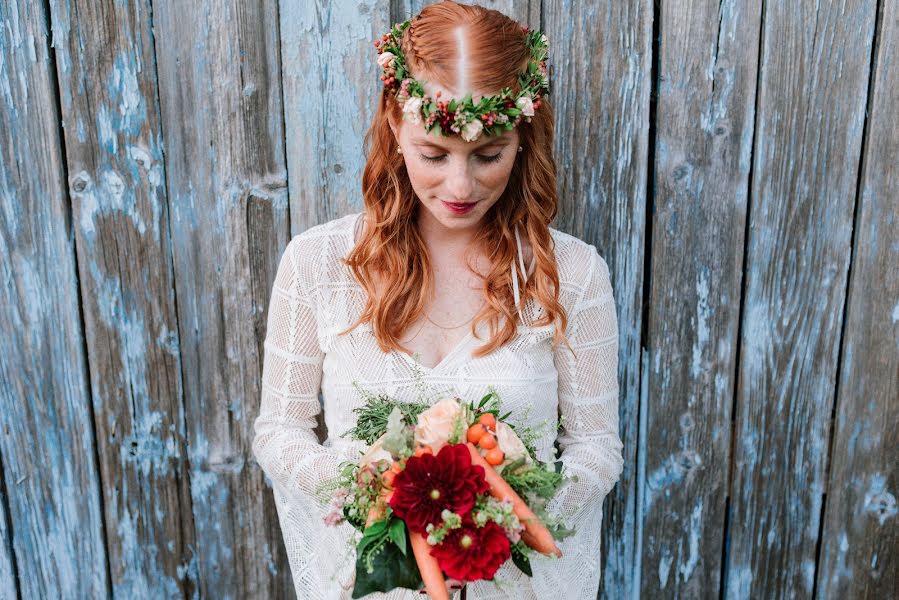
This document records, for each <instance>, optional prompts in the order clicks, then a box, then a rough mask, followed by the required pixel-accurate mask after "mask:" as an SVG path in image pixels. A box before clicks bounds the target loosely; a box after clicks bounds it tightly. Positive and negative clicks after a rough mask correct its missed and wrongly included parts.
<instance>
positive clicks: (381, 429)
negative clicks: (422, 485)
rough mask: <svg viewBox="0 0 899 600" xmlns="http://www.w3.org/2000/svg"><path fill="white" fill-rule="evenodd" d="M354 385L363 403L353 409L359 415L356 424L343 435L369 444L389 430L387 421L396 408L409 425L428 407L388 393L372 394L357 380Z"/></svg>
mask: <svg viewBox="0 0 899 600" xmlns="http://www.w3.org/2000/svg"><path fill="white" fill-rule="evenodd" d="M353 386H354V387H355V388H356V391H358V392H359V394H360V395H361V396H362V399H363V404H362V406H359V407H357V408H354V409H353V412H354V413H356V415H357V417H356V426H355V427H353V428H352V429H350V430H349V431H347V432H345V433H344V434H343V436H344V437H349V438H351V439H354V440H361V441H363V442H365V443H366V444H368V445H369V446H371V445H372V444H374V443H375V441H377V439H378V438H379V437H381V436H382V435H384V433H386V432H387V422H388V419H389V418H390V413H392V412H393V410H394V409H398V410H399V412H400V413H401V414H402V416H403V420H404V421H405V422H406V424H407V425H412V424H414V423H416V422H417V421H418V415H420V414H421V413H423V412H424V411H425V410H426V409H427V408H428V405H427V404H426V403H419V402H415V403H411V402H410V403H406V402H399V401H397V400H394V399H393V398H391V397H390V396H388V395H386V394H372V393H371V392H368V391H366V390H364V389H362V387H361V386H359V384H358V383H356V382H355V381H354V382H353Z"/></svg>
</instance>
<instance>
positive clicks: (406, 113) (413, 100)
mask: <svg viewBox="0 0 899 600" xmlns="http://www.w3.org/2000/svg"><path fill="white" fill-rule="evenodd" d="M421 103H422V99H421V98H420V97H418V96H410V97H409V99H408V100H406V101H405V102H404V103H403V120H404V121H409V122H410V123H412V124H413V125H418V124H419V123H421Z"/></svg>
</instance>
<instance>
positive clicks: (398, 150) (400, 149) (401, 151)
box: [396, 146, 403, 154]
mask: <svg viewBox="0 0 899 600" xmlns="http://www.w3.org/2000/svg"><path fill="white" fill-rule="evenodd" d="M396 151H397V152H399V153H400V154H402V153H403V149H402V148H400V147H399V146H397V147H396Z"/></svg>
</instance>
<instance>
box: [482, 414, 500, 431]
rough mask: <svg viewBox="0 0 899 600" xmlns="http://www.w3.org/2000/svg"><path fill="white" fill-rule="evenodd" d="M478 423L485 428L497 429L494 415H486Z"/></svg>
mask: <svg viewBox="0 0 899 600" xmlns="http://www.w3.org/2000/svg"><path fill="white" fill-rule="evenodd" d="M478 422H479V423H480V424H481V425H483V426H484V427H491V428H495V427H496V417H495V416H494V415H493V413H484V414H483V415H481V417H480V418H479V419H478Z"/></svg>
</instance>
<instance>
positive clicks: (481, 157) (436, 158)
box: [420, 152, 503, 163]
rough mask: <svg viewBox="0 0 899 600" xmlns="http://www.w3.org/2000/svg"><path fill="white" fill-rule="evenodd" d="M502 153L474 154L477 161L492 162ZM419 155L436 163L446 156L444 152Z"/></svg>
mask: <svg viewBox="0 0 899 600" xmlns="http://www.w3.org/2000/svg"><path fill="white" fill-rule="evenodd" d="M502 155H503V153H502V152H498V153H496V154H494V155H492V156H485V155H483V154H476V155H475V156H476V157H477V159H478V160H479V161H481V162H482V163H493V162H496V161H498V160H499V158H500V156H502ZM420 156H421V158H422V159H424V160H426V161H428V162H432V163H438V162H441V161H443V159H445V158H446V154H441V155H440V156H427V155H425V154H421V155H420Z"/></svg>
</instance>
